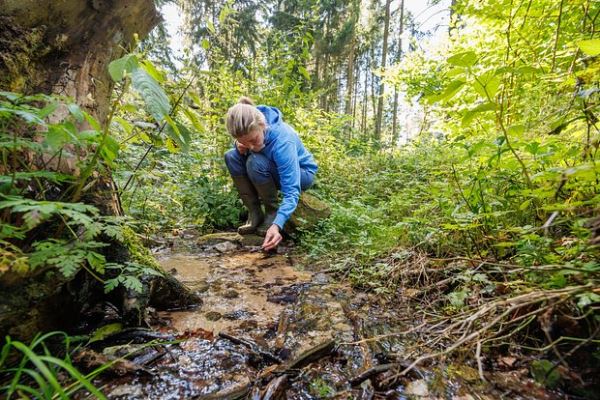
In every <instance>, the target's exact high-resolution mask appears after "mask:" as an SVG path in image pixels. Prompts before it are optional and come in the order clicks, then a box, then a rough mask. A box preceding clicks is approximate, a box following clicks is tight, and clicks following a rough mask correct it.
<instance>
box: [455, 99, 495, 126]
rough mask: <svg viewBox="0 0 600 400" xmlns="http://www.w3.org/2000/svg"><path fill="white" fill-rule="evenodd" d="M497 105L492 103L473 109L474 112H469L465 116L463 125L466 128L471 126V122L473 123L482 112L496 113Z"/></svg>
mask: <svg viewBox="0 0 600 400" xmlns="http://www.w3.org/2000/svg"><path fill="white" fill-rule="evenodd" d="M496 107H497V106H496V103H491V102H487V103H482V104H480V105H478V106H477V107H475V108H473V109H472V110H469V111H467V112H466V113H465V115H463V119H462V125H463V126H466V125H469V124H470V123H471V121H473V119H474V118H475V117H476V116H477V115H478V114H479V113H482V112H486V111H494V110H495V109H496Z"/></svg>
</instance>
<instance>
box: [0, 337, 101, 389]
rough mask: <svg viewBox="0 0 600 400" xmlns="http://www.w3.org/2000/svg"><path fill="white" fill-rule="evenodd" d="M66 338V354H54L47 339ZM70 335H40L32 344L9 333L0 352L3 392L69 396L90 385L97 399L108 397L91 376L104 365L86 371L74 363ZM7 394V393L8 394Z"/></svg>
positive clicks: (98, 371)
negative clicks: (59, 355)
mask: <svg viewBox="0 0 600 400" xmlns="http://www.w3.org/2000/svg"><path fill="white" fill-rule="evenodd" d="M57 337H58V338H60V337H63V338H64V346H65V347H66V352H65V356H64V357H62V358H59V357H56V356H54V355H52V353H51V352H50V350H49V348H48V346H47V345H46V343H47V342H48V341H50V340H53V339H55V338H57ZM69 347H70V338H69V336H67V335H65V334H64V333H61V332H50V333H46V334H44V335H37V336H36V337H35V338H34V339H33V340H32V341H31V343H30V344H29V345H27V344H25V343H22V342H19V341H16V340H12V339H11V338H10V337H9V336H7V337H6V341H5V344H4V346H3V347H2V351H1V353H0V376H2V377H3V378H2V379H6V380H5V381H0V385H2V386H1V387H0V393H2V394H3V398H6V399H16V398H35V399H56V398H60V399H69V398H71V396H73V394H74V393H76V392H77V391H79V390H81V389H86V390H87V391H89V392H90V393H91V394H92V395H93V396H94V397H95V398H97V399H105V398H106V397H105V396H104V395H103V394H102V393H101V392H100V390H98V389H97V388H96V387H95V386H94V385H93V384H92V383H91V380H92V379H93V378H94V377H95V376H96V375H98V374H99V373H100V371H101V370H102V368H100V369H97V370H95V371H92V372H90V373H88V374H86V375H84V374H82V373H81V372H79V371H78V370H77V369H76V368H75V367H74V366H73V364H72V363H71V359H70V352H71V349H70V348H69ZM4 396H5V397H4Z"/></svg>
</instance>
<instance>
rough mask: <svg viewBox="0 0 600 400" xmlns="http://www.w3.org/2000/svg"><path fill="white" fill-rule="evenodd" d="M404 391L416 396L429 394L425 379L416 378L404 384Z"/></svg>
mask: <svg viewBox="0 0 600 400" xmlns="http://www.w3.org/2000/svg"><path fill="white" fill-rule="evenodd" d="M404 392H405V393H406V394H409V395H412V396H416V397H426V396H429V388H428V387H427V382H426V381H425V379H417V380H416V381H412V382H410V383H409V384H408V385H406V390H405V391H404Z"/></svg>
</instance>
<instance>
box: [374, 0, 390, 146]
mask: <svg viewBox="0 0 600 400" xmlns="http://www.w3.org/2000/svg"><path fill="white" fill-rule="evenodd" d="M391 3H392V0H386V1H385V16H384V26H383V47H382V49H381V67H380V68H381V70H382V71H383V69H385V67H386V61H387V60H386V58H387V52H388V37H389V33H390V32H389V31H390V5H391ZM384 95H385V84H384V82H383V79H382V80H380V83H379V93H378V94H377V117H376V119H375V140H377V141H378V142H380V141H381V122H382V119H383V96H384Z"/></svg>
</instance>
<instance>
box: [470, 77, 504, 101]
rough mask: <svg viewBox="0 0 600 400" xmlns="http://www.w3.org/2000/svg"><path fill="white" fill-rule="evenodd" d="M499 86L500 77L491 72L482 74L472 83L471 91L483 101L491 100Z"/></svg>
mask: <svg viewBox="0 0 600 400" xmlns="http://www.w3.org/2000/svg"><path fill="white" fill-rule="evenodd" d="M499 86H500V76H498V74H497V73H496V71H493V70H492V71H487V72H484V73H483V74H481V75H479V76H478V77H477V78H476V79H475V81H474V82H473V89H475V91H476V92H477V93H479V94H480V95H481V97H483V98H484V99H488V98H489V99H493V98H494V96H496V92H497V91H498V87H499Z"/></svg>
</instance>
